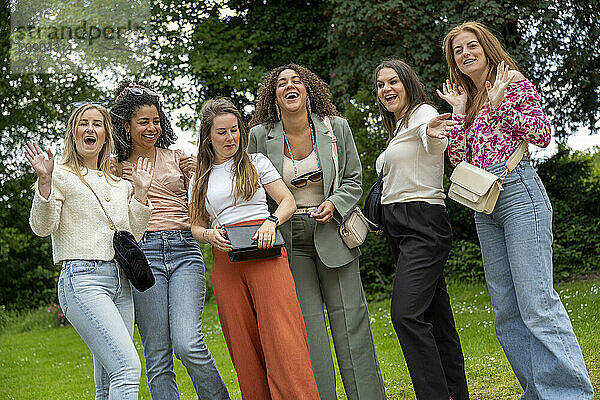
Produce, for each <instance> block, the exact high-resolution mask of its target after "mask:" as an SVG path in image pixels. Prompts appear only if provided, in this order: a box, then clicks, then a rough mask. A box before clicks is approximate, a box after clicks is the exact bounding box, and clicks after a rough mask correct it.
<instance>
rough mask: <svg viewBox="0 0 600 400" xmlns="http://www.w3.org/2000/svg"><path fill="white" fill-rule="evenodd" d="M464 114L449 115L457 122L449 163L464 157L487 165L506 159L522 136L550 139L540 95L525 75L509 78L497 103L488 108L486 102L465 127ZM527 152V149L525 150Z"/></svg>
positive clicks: (540, 141) (544, 143) (542, 144)
mask: <svg viewBox="0 0 600 400" xmlns="http://www.w3.org/2000/svg"><path fill="white" fill-rule="evenodd" d="M465 118H466V115H465V114H453V116H452V119H453V120H454V121H458V122H460V124H458V125H456V126H455V128H454V129H453V130H452V131H451V132H450V135H449V138H450V143H449V144H448V156H449V158H450V162H451V163H452V165H456V164H458V163H459V162H461V161H463V160H465V161H468V162H470V163H471V164H473V165H476V166H478V167H480V168H487V167H489V166H490V165H494V164H497V163H499V162H502V161H504V160H507V159H508V158H509V157H510V156H511V154H512V153H513V152H514V151H515V150H516V149H517V147H519V144H520V143H521V140H526V141H527V142H529V143H531V144H534V145H536V146H539V147H546V146H548V144H549V143H550V123H549V122H548V120H547V119H546V116H545V115H544V112H543V111H542V108H541V107H540V95H539V94H538V92H537V91H536V90H535V88H534V87H533V85H532V84H531V82H529V81H528V80H527V79H523V80H520V81H516V82H511V83H510V84H509V85H508V87H507V88H506V93H505V95H504V99H503V100H502V103H500V106H498V108H496V109H495V110H494V109H490V103H489V102H488V103H487V104H486V105H484V106H483V107H482V109H481V110H479V113H477V116H476V117H475V121H473V124H472V125H471V126H470V127H469V128H467V129H465V127H464V122H465ZM465 136H466V143H465V140H464V139H465ZM527 156H529V151H526V152H525V157H527Z"/></svg>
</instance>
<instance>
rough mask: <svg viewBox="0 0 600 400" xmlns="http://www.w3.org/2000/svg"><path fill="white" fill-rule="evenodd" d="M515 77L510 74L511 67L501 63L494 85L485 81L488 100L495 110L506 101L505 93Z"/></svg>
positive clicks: (497, 68) (497, 69)
mask: <svg viewBox="0 0 600 400" xmlns="http://www.w3.org/2000/svg"><path fill="white" fill-rule="evenodd" d="M513 78H514V75H513V74H511V73H510V67H509V66H508V65H506V64H505V63H504V61H501V62H500V64H498V66H497V67H496V80H495V81H494V84H493V85H492V84H491V83H490V81H485V89H486V90H487V94H488V99H489V100H490V104H491V105H492V107H493V108H496V107H498V106H499V105H500V103H502V100H504V93H505V91H506V88H507V87H508V85H509V84H510V83H511V82H512V80H513Z"/></svg>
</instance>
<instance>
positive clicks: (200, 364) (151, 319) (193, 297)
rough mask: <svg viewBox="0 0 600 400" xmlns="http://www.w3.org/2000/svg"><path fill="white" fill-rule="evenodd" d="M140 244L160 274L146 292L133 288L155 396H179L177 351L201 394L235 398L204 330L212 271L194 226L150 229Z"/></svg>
mask: <svg viewBox="0 0 600 400" xmlns="http://www.w3.org/2000/svg"><path fill="white" fill-rule="evenodd" d="M140 247H141V248H142V250H143V251H144V254H146V257H147V258H148V261H150V265H151V269H152V273H153V274H154V278H155V279H156V284H155V285H154V286H153V287H151V288H150V289H148V290H146V291H145V292H142V293H140V292H138V291H137V290H135V288H133V299H134V302H135V317H136V323H137V324H138V328H139V331H140V336H141V337H142V343H143V345H144V355H145V358H146V374H147V376H148V385H149V386H150V393H151V394H152V398H153V399H157V400H164V399H179V390H178V388H177V383H176V381H175V373H174V372H173V351H174V352H175V356H177V358H178V359H180V360H181V362H182V363H183V365H184V366H185V367H186V369H187V372H188V374H189V375H190V378H192V382H193V384H194V388H195V389H196V393H197V395H198V398H199V399H206V400H220V399H229V393H228V392H227V388H226V387H225V383H223V379H221V375H219V371H218V370H217V366H216V364H215V361H214V359H213V357H212V354H211V353H210V351H209V350H208V347H207V346H206V343H204V334H203V333H202V309H203V307H204V294H205V291H206V276H205V271H204V260H203V259H202V252H201V251H200V247H199V246H198V243H197V242H196V240H195V239H194V238H193V236H192V234H191V232H190V231H158V232H146V233H145V234H144V237H143V238H142V240H141V241H140Z"/></svg>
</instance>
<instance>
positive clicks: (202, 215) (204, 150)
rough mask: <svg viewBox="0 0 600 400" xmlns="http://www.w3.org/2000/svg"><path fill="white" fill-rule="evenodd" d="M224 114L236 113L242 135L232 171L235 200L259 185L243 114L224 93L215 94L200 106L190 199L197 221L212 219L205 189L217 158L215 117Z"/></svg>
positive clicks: (250, 194)
mask: <svg viewBox="0 0 600 400" xmlns="http://www.w3.org/2000/svg"><path fill="white" fill-rule="evenodd" d="M223 114H233V115H235V117H236V119H237V124H238V129H239V134H240V139H239V145H238V149H237V151H236V152H235V154H234V155H233V156H232V158H233V165H232V167H231V172H232V174H233V179H234V181H235V189H234V191H233V196H234V204H235V203H236V201H237V199H243V200H246V201H248V200H250V199H252V197H254V194H255V193H256V191H257V190H258V188H259V186H260V185H259V182H258V171H257V170H256V167H255V166H254V164H252V161H251V160H250V156H249V155H248V153H247V152H246V148H247V147H248V129H247V128H246V125H244V121H242V116H241V114H240V112H239V111H238V109H237V108H236V107H235V106H234V105H233V103H232V102H231V100H229V99H227V98H225V97H215V98H214V99H210V100H208V101H206V103H204V105H203V106H202V109H201V110H200V115H201V120H200V138H199V141H198V158H197V163H196V175H195V177H194V189H193V190H192V198H191V202H190V221H191V223H192V224H197V223H199V222H200V221H201V220H204V221H206V222H209V221H210V218H209V214H208V211H207V210H206V204H205V201H206V193H207V191H208V179H209V178H210V171H211V170H212V167H213V163H214V160H215V151H214V149H213V145H212V143H211V140H210V131H211V128H212V125H213V120H214V119H215V117H217V116H219V115H223Z"/></svg>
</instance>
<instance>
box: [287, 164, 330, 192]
mask: <svg viewBox="0 0 600 400" xmlns="http://www.w3.org/2000/svg"><path fill="white" fill-rule="evenodd" d="M322 179H323V170H320V169H317V170H315V171H310V172H307V173H305V174H302V175H300V176H298V177H296V178H294V179H292V180H291V181H290V183H291V184H292V185H294V186H295V187H297V188H303V187H304V186H306V185H307V184H308V181H311V182H319V181H320V180H322Z"/></svg>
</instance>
